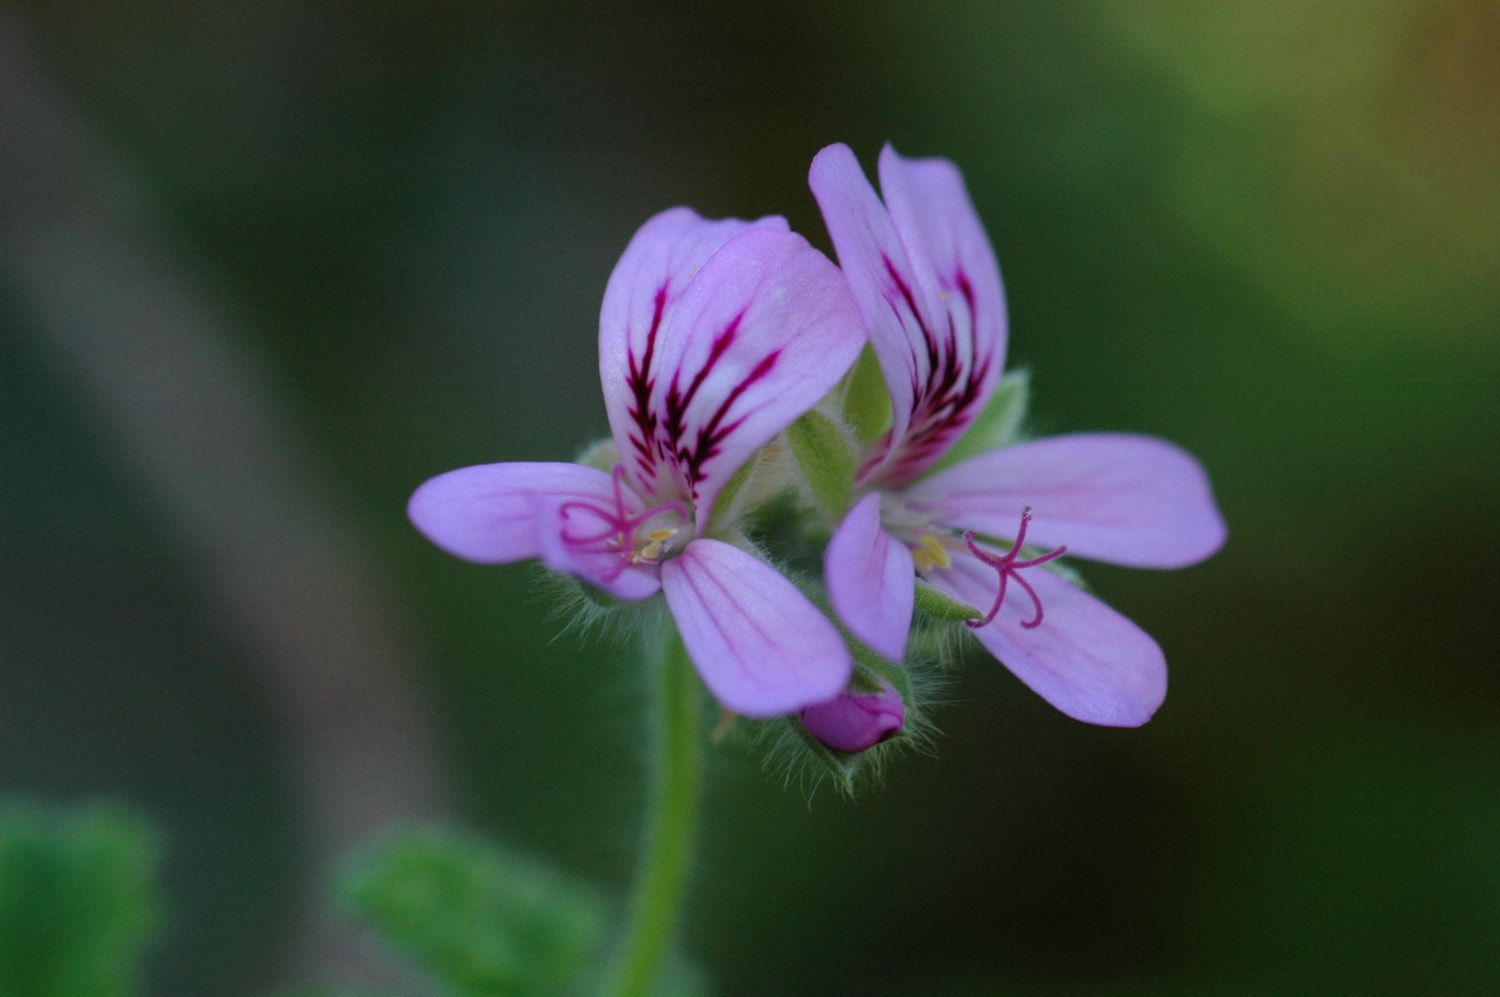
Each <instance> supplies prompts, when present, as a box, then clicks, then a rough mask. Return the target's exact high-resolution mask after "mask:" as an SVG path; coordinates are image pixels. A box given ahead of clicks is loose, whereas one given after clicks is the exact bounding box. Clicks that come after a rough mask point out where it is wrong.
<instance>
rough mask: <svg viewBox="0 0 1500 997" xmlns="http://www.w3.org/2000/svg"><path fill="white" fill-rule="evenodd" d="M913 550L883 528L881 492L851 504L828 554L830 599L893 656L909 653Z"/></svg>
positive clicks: (853, 628) (858, 632)
mask: <svg viewBox="0 0 1500 997" xmlns="http://www.w3.org/2000/svg"><path fill="white" fill-rule="evenodd" d="M913 570H914V569H913V565H912V557H911V551H909V550H907V549H906V545H905V544H903V543H900V542H899V541H896V540H894V539H892V538H891V536H890V534H888V533H886V532H885V530H883V529H881V528H880V495H879V494H875V493H872V494H870V495H866V496H865V497H864V498H863V499H861V500H860V502H859V504H858V505H856V506H855V507H854V508H853V509H850V510H849V513H848V515H846V516H845V517H844V521H843V522H842V523H840V524H839V527H838V529H837V530H835V531H834V534H833V538H832V539H831V540H829V541H828V548H827V550H826V551H825V552H824V554H823V580H824V583H825V584H826V585H827V587H828V601H829V602H830V603H832V604H833V611H834V612H835V613H837V614H838V618H839V619H840V620H842V621H843V623H844V626H846V627H848V628H849V632H850V633H852V634H854V636H856V637H858V638H859V639H860V640H861V641H863V642H864V643H865V644H866V645H868V646H869V647H871V648H874V649H875V650H876V651H878V652H879V653H880V654H882V655H884V656H885V657H887V658H889V659H890V660H892V661H900V660H902V659H903V658H904V657H905V656H906V637H907V634H908V633H910V631H911V614H912V605H913V603H914V601H915V593H914V589H913V585H914V574H913Z"/></svg>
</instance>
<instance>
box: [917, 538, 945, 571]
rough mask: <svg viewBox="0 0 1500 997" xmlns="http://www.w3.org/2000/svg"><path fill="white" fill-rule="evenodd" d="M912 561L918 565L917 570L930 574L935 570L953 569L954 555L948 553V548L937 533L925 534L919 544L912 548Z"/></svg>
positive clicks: (919, 539) (918, 540)
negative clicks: (929, 572)
mask: <svg viewBox="0 0 1500 997" xmlns="http://www.w3.org/2000/svg"><path fill="white" fill-rule="evenodd" d="M911 559H912V561H913V562H914V563H915V564H916V566H917V570H918V571H921V572H928V571H931V570H933V569H934V568H942V569H945V570H946V569H948V568H951V567H953V555H951V554H949V553H948V548H947V547H944V546H943V541H942V539H941V538H939V537H938V535H937V534H936V533H932V532H924V533H923V534H922V535H921V537H919V538H918V539H917V542H916V543H914V544H912V546H911Z"/></svg>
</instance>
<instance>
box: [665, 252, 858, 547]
mask: <svg viewBox="0 0 1500 997" xmlns="http://www.w3.org/2000/svg"><path fill="white" fill-rule="evenodd" d="M863 339H864V335H863V330H862V327H861V324H860V320H859V313H858V310H857V309H856V307H855V304H854V301H853V299H852V298H851V297H850V296H849V291H848V286H847V284H846V283H845V281H844V278H843V275H842V274H841V273H840V272H839V270H838V268H837V267H835V266H834V265H833V264H832V263H830V262H829V261H828V259H827V258H826V257H824V256H823V255H822V254H821V253H819V252H818V251H817V250H815V249H813V248H812V247H811V246H809V245H808V244H807V242H806V240H804V239H803V238H802V237H801V236H798V235H793V234H791V233H787V232H780V231H773V230H770V229H765V228H757V229H752V230H750V231H747V232H743V233H741V234H740V235H738V236H735V237H734V238H733V239H731V240H729V241H728V242H727V243H725V244H724V246H723V247H722V248H721V249H720V250H719V251H718V252H717V253H715V254H714V255H713V256H712V257H711V258H710V259H709V260H708V262H707V263H705V264H704V265H703V268H702V269H701V270H700V271H699V272H698V275H697V276H696V277H695V278H694V279H693V282H692V283H691V284H690V285H689V286H688V289H687V291H686V292H685V293H684V294H683V296H682V299H681V300H680V301H679V302H678V304H677V307H676V309H675V310H674V311H673V312H672V315H671V316H670V317H669V318H668V320H667V325H666V326H665V328H664V329H663V331H662V335H661V337H660V339H659V342H658V351H659V352H658V359H657V369H658V370H659V371H660V372H661V376H660V377H659V378H658V380H657V383H656V387H655V390H654V392H653V395H652V408H653V409H654V410H655V411H656V412H657V414H658V427H659V428H658V434H657V435H658V446H659V449H660V452H661V453H662V455H663V458H664V464H669V465H670V468H669V470H670V472H671V475H672V478H673V480H674V481H675V494H676V495H678V496H681V497H685V498H689V499H690V500H691V501H692V502H693V504H694V507H695V511H696V514H697V518H698V529H699V531H700V532H701V531H702V530H703V529H704V528H705V527H706V525H707V521H708V518H709V514H710V512H711V510H712V508H713V502H714V499H715V498H716V497H717V496H718V494H719V491H720V489H722V488H723V487H724V484H725V483H726V482H727V481H728V480H729V478H730V476H731V475H733V474H734V472H735V471H737V470H738V469H739V467H740V465H741V464H743V463H744V462H745V460H746V458H748V457H749V456H750V455H751V454H752V453H754V452H755V450H757V449H758V448H759V447H761V446H763V445H764V444H765V443H767V442H769V441H770V440H771V439H772V438H773V437H775V436H776V434H777V433H780V432H781V431H782V430H783V429H785V428H786V427H787V426H788V425H790V424H791V423H792V422H793V421H794V420H795V419H796V418H797V417H798V416H800V415H801V414H802V413H803V412H805V411H807V410H808V409H809V408H811V407H812V406H813V405H815V404H816V403H817V402H818V400H819V399H821V398H822V397H823V396H824V395H825V394H827V393H828V391H829V390H831V389H832V388H833V386H834V385H835V384H837V383H838V380H839V378H841V377H842V376H843V374H844V372H845V371H846V370H848V368H849V366H850V365H851V364H852V363H853V362H854V359H855V357H856V356H857V355H858V353H859V350H860V347H861V346H862V345H863ZM659 494H660V492H659Z"/></svg>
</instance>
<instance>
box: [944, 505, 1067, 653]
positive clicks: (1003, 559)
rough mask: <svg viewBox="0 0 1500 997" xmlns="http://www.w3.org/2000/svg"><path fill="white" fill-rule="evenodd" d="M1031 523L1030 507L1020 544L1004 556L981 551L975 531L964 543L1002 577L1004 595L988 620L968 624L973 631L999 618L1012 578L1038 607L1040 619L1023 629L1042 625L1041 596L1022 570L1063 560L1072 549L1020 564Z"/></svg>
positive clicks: (1023, 520) (1019, 535) (998, 597)
mask: <svg viewBox="0 0 1500 997" xmlns="http://www.w3.org/2000/svg"><path fill="white" fill-rule="evenodd" d="M1029 522H1031V507H1030V506H1027V507H1026V508H1024V509H1022V510H1021V528H1020V529H1019V530H1017V531H1016V542H1015V543H1014V544H1012V545H1011V548H1010V550H1008V551H1006V552H1005V553H1004V554H991V553H990V552H989V551H987V550H981V549H980V548H979V547H978V546H976V545H975V543H974V531H973V530H969V531H968V532H966V533H965V534H964V543H965V544H967V545H968V547H969V552H970V553H971V554H973V555H974V556H975V557H977V558H979V559H980V560H981V561H983V562H984V563H985V564H988V565H989V566H990V567H992V568H994V569H995V570H996V571H998V572H999V573H1000V592H999V594H997V595H996V596H995V604H994V605H993V606H991V607H990V611H989V613H988V614H986V615H985V618H984V619H982V620H968V621H967V622H968V625H969V628H970V629H972V630H977V629H979V628H980V627H982V626H984V625H985V624H987V623H989V622H990V621H992V620H993V619H994V618H995V617H996V616H998V615H999V613H1000V604H1001V603H1002V602H1004V601H1005V589H1006V586H1007V585H1008V584H1009V583H1010V580H1011V579H1012V578H1014V579H1015V580H1016V584H1017V585H1019V586H1021V587H1022V588H1023V589H1025V590H1026V594H1027V595H1029V596H1031V604H1032V605H1033V606H1035V607H1036V615H1035V616H1033V617H1032V618H1031V619H1029V620H1022V621H1021V626H1023V627H1025V628H1026V629H1027V630H1034V629H1035V628H1037V627H1039V626H1041V625H1042V600H1041V599H1040V598H1039V597H1038V596H1037V594H1036V589H1034V588H1032V587H1031V585H1030V584H1028V583H1027V581H1026V579H1024V578H1022V577H1021V574H1020V572H1021V569H1022V568H1034V567H1036V566H1037V565H1038V564H1046V563H1047V562H1048V561H1051V560H1054V559H1056V558H1059V557H1062V556H1063V555H1064V554H1066V553H1067V552H1068V548H1067V547H1059V548H1057V549H1056V550H1051V551H1048V552H1047V553H1045V554H1043V555H1041V556H1040V557H1033V558H1032V559H1031V560H1029V561H1017V560H1016V555H1017V554H1019V553H1020V552H1021V545H1022V544H1024V543H1025V542H1026V524H1027V523H1029Z"/></svg>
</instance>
